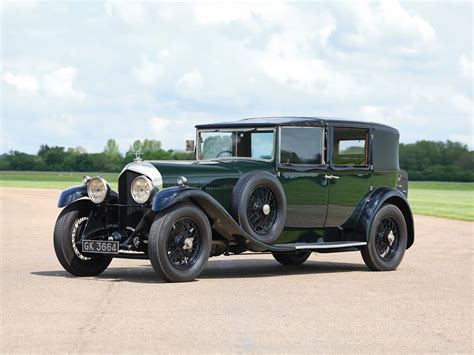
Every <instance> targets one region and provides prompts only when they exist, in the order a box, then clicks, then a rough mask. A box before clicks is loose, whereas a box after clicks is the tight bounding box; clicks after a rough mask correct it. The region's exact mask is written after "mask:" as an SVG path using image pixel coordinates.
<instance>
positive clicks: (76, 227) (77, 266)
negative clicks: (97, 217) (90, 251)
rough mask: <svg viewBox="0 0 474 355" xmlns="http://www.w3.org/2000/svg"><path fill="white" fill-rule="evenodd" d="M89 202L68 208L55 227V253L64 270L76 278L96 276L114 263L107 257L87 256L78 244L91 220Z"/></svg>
mask: <svg viewBox="0 0 474 355" xmlns="http://www.w3.org/2000/svg"><path fill="white" fill-rule="evenodd" d="M90 209H91V205H90V202H89V201H79V202H77V203H73V204H72V205H69V206H68V207H66V208H65V209H64V210H63V211H62V212H61V214H60V215H59V217H58V219H57V221H56V225H55V227H54V237H53V240H54V251H55V252H56V256H57V258H58V260H59V262H60V263H61V265H62V266H63V268H64V269H65V270H66V271H67V272H69V273H71V274H73V275H75V276H96V275H99V274H100V273H102V272H103V271H104V270H105V269H107V267H108V266H109V264H110V262H111V261H112V258H111V257H108V256H105V255H93V256H86V255H83V254H82V249H81V246H80V243H78V242H79V241H80V239H81V237H82V233H83V232H84V228H85V226H86V224H87V220H88V218H89V213H90Z"/></svg>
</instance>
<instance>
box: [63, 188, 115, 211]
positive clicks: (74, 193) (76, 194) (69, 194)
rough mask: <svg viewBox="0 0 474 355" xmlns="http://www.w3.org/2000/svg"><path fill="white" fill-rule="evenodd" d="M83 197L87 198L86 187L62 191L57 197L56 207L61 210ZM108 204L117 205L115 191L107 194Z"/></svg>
mask: <svg viewBox="0 0 474 355" xmlns="http://www.w3.org/2000/svg"><path fill="white" fill-rule="evenodd" d="M83 197H87V198H88V199H89V197H88V195H87V186H86V185H78V186H73V187H70V188H69V189H66V190H64V191H63V192H61V195H59V200H58V207H59V208H63V207H66V206H68V205H70V204H71V203H73V202H74V201H77V200H79V199H80V198H83ZM109 202H113V203H117V202H118V194H117V193H116V192H115V191H110V194H109Z"/></svg>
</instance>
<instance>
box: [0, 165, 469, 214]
mask: <svg viewBox="0 0 474 355" xmlns="http://www.w3.org/2000/svg"><path fill="white" fill-rule="evenodd" d="M84 175H89V176H97V175H100V176H102V177H103V178H105V179H106V180H107V181H108V182H109V183H110V185H111V187H112V189H114V190H116V189H117V178H118V174H113V173H103V174H100V173H68V172H15V171H2V172H0V186H3V187H30V188H46V189H65V188H67V187H70V186H74V185H79V184H81V179H82V176H84ZM408 199H409V201H410V205H411V207H412V209H413V213H415V214H423V215H428V216H435V217H444V218H451V219H459V220H465V221H474V183H460V182H431V181H412V182H410V183H409V191H408Z"/></svg>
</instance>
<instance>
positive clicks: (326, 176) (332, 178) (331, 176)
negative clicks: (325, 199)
mask: <svg viewBox="0 0 474 355" xmlns="http://www.w3.org/2000/svg"><path fill="white" fill-rule="evenodd" d="M324 177H325V178H326V179H330V180H337V179H339V176H336V175H332V174H331V175H324Z"/></svg>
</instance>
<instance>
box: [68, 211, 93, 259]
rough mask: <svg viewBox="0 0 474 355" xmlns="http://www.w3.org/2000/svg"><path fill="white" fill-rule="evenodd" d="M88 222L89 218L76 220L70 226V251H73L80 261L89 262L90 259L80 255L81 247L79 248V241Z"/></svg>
mask: <svg viewBox="0 0 474 355" xmlns="http://www.w3.org/2000/svg"><path fill="white" fill-rule="evenodd" d="M88 220H89V217H81V218H78V219H77V220H76V221H75V222H74V224H73V225H72V230H71V243H72V250H74V254H76V256H77V257H78V258H79V259H81V260H91V258H90V257H88V256H84V255H83V254H82V247H81V246H80V245H81V244H80V240H81V239H82V234H83V233H84V229H85V228H86V224H87V221H88Z"/></svg>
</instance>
